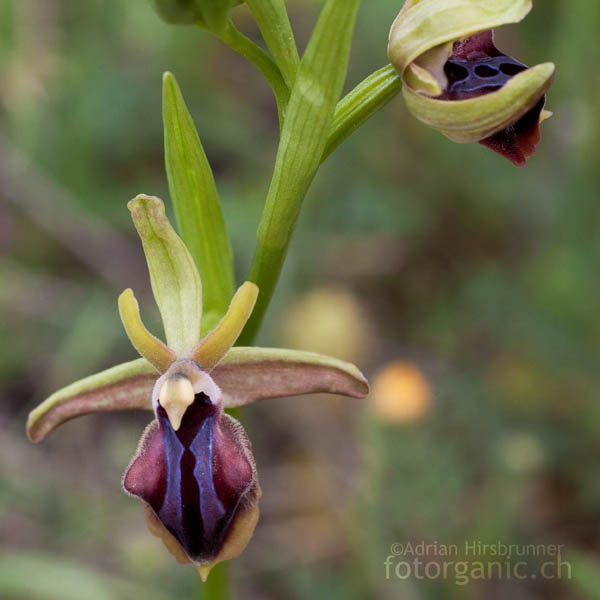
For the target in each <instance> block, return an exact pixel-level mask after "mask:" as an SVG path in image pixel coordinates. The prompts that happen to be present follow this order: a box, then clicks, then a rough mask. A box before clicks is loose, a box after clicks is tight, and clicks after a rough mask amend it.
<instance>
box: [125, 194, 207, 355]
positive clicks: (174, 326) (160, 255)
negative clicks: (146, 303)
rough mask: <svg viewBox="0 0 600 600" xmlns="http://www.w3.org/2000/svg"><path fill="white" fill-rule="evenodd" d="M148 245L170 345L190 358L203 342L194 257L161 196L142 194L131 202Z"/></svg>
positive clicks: (199, 290) (151, 273)
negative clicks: (174, 227)
mask: <svg viewBox="0 0 600 600" xmlns="http://www.w3.org/2000/svg"><path fill="white" fill-rule="evenodd" d="M127 206H128V208H129V210H130V211H131V216H132V217H133V222H134V224H135V228H136V229H137V231H138V233H139V236H140V238H141V240H142V244H143V245H144V253H145V255H146V261H147V262H148V270H149V271H150V282H151V283H152V291H153V292H154V298H155V299H156V303H157V304H158V308H159V310H160V314H161V316H162V321H163V326H164V328H165V334H166V337H167V345H168V346H169V348H171V349H172V350H173V351H174V352H175V354H176V355H177V357H178V358H187V357H189V354H190V352H191V351H192V350H193V349H194V348H195V347H196V346H197V345H198V342H199V341H200V323H201V319H202V285H201V283H200V277H199V275H198V270H197V269H196V265H195V264H194V259H193V258H192V256H191V255H190V253H189V252H188V249H187V248H186V247H185V244H184V243H183V242H182V241H181V238H180V237H179V236H178V235H177V234H176V233H175V230H174V229H173V227H172V226H171V223H169V220H168V219H167V217H166V215H165V206H164V204H163V203H162V200H161V199H160V198H156V197H154V196H145V195H139V196H136V197H135V198H134V199H133V200H131V201H130V202H129V204H128V205H127Z"/></svg>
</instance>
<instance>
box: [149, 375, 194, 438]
mask: <svg viewBox="0 0 600 600" xmlns="http://www.w3.org/2000/svg"><path fill="white" fill-rule="evenodd" d="M194 396H195V393H194V387H193V385H192V382H191V381H190V380H189V379H188V378H187V377H184V376H182V375H174V376H173V377H170V378H169V379H167V380H166V381H165V382H164V383H163V384H162V387H161V388H160V392H159V394H158V401H159V403H160V405H161V406H162V407H163V408H164V409H165V412H166V413H167V416H168V417H169V421H170V423H171V426H172V427H173V429H174V430H175V431H177V430H178V429H179V428H180V427H181V421H182V419H183V415H184V414H185V411H186V410H187V408H188V406H190V405H191V404H192V403H193V402H194Z"/></svg>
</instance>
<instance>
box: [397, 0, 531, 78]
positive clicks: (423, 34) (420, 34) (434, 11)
mask: <svg viewBox="0 0 600 600" xmlns="http://www.w3.org/2000/svg"><path fill="white" fill-rule="evenodd" d="M531 7H532V3H531V0H417V1H416V2H415V1H414V0H412V1H411V0H408V2H407V3H406V4H405V5H404V7H403V8H402V10H401V11H400V14H399V15H398V17H397V18H396V20H395V21H394V23H393V25H392V28H391V30H390V39H389V44H388V56H389V58H390V62H391V63H392V64H393V65H394V67H396V69H397V70H398V72H399V73H400V74H403V73H404V70H405V69H406V67H407V66H408V65H409V64H410V63H411V62H412V61H413V60H415V59H416V58H417V57H418V56H420V55H421V54H423V53H424V52H426V51H427V50H429V49H431V48H434V47H435V46H438V45H439V44H443V43H445V42H451V41H454V40H459V39H462V38H464V37H466V36H468V35H472V34H473V33H477V32H479V31H485V30H486V29H494V28H495V27H499V26H500V25H506V24H508V23H517V22H519V21H521V20H522V19H523V18H525V16H526V15H527V13H528V12H529V11H530V10H531Z"/></svg>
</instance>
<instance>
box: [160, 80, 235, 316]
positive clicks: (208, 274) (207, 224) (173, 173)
mask: <svg viewBox="0 0 600 600" xmlns="http://www.w3.org/2000/svg"><path fill="white" fill-rule="evenodd" d="M163 125H164V136H165V166H166V171H167V179H168V181H169V193H170V195H171V201H172V202H173V207H174V209H175V219H176V220H177V227H178V230H179V231H180V233H181V237H182V239H183V241H184V242H185V244H186V246H187V247H188V249H189V251H190V254H191V255H192V256H193V257H194V261H195V262H196V266H197V267H198V271H199V272H200V278H201V280H202V282H203V289H202V300H203V305H204V312H205V313H206V314H209V313H216V314H218V316H219V318H220V317H222V316H223V315H224V314H225V311H226V310H227V306H228V305H229V300H230V299H231V296H232V295H233V290H234V276H233V258H232V252H231V245H230V243H229V238H228V236H227V230H226V227H225V221H224V219H223V213H222V211H221V204H220V201H219V195H218V192H217V187H216V185H215V179H214V177H213V173H212V170H211V168H210V164H209V162H208V159H207V158H206V154H205V152H204V148H203V147H202V143H201V142H200V138H199V136H198V132H197V131H196V127H195V125H194V121H193V120H192V117H191V115H190V113H189V111H188V109H187V106H186V104H185V101H184V99H183V96H182V94H181V90H180V89H179V85H178V84H177V81H176V79H175V77H174V76H173V75H172V74H171V73H165V74H164V76H163Z"/></svg>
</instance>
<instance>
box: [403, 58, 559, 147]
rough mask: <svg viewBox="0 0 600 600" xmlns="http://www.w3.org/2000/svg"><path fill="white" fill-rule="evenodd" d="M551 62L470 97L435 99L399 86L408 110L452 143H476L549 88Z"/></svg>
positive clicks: (518, 115) (505, 124)
mask: <svg viewBox="0 0 600 600" xmlns="http://www.w3.org/2000/svg"><path fill="white" fill-rule="evenodd" d="M553 76H554V65H553V64H552V63H543V64H541V65H537V66H535V67H532V68H530V69H527V70H526V71H522V72H521V73H519V74H517V75H515V76H514V77H513V78H512V79H510V81H508V83H507V84H506V85H505V86H504V87H502V88H501V89H499V90H498V91H496V92H492V93H490V94H485V95H483V96H479V97H477V98H471V99H469V100H436V99H434V98H429V97H428V96H425V95H423V94H419V93H417V92H414V91H413V90H411V89H410V88H409V87H408V86H404V87H403V88H402V93H403V95H404V99H405V100H406V105H407V107H408V109H409V110H410V112H411V113H412V114H413V115H414V116H415V117H417V119H419V120H420V121H423V123H426V124H427V125H430V126H431V127H433V128H434V129H439V130H440V131H441V132H442V133H443V134H444V135H445V136H447V137H449V138H450V139H451V140H453V141H455V142H477V141H479V140H482V139H484V138H486V137H489V136H490V135H493V134H494V133H497V132H498V131H502V130H503V129H506V127H508V126H509V125H511V124H513V123H515V122H516V121H517V120H518V119H520V118H521V117H522V116H523V115H524V114H525V113H526V112H527V111H528V110H530V109H531V108H532V107H533V105H534V104H535V103H536V102H537V101H538V100H539V99H540V98H541V97H542V95H543V94H544V92H545V91H546V90H547V89H548V87H550V84H551V83H552V78H553Z"/></svg>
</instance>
